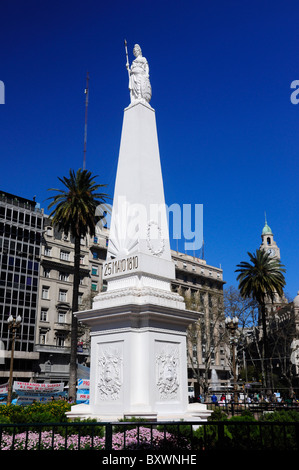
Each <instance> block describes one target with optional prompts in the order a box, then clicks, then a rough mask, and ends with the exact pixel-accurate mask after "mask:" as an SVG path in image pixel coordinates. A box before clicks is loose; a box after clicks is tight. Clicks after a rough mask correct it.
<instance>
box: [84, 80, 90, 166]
mask: <svg viewBox="0 0 299 470" xmlns="http://www.w3.org/2000/svg"><path fill="white" fill-rule="evenodd" d="M88 84H89V73H88V72H87V75H86V88H85V90H84V93H85V126H84V150H83V170H85V167H86V141H87V110H88Z"/></svg>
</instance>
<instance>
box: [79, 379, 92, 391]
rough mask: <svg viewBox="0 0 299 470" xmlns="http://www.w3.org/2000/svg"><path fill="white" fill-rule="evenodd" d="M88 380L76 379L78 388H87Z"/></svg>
mask: <svg viewBox="0 0 299 470" xmlns="http://www.w3.org/2000/svg"><path fill="white" fill-rule="evenodd" d="M89 384H90V380H85V379H79V380H78V389H81V388H85V389H89Z"/></svg>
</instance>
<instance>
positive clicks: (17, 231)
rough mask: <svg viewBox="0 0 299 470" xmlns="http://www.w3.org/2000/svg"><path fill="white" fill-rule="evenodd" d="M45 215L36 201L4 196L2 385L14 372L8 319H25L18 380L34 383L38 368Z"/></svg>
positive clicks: (0, 217) (0, 195) (0, 223)
mask: <svg viewBox="0 0 299 470" xmlns="http://www.w3.org/2000/svg"><path fill="white" fill-rule="evenodd" d="M42 232H43V212H42V210H41V209H40V208H39V207H38V204H36V202H35V201H34V200H30V199H25V198H23V197H19V196H16V195H14V194H10V193H6V192H4V191H1V192H0V341H1V351H0V353H1V357H0V383H6V382H7V381H8V378H9V370H10V349H11V347H10V339H11V338H10V332H9V328H8V323H7V320H8V317H9V316H10V315H12V316H13V317H14V318H16V317H17V316H20V317H21V324H20V327H19V328H18V331H17V338H16V342H15V354H14V377H16V378H18V380H27V381H28V380H30V379H32V378H33V376H34V373H35V372H34V371H35V370H36V368H37V367H38V359H39V355H38V353H37V352H36V351H35V348H34V346H35V334H36V316H37V309H38V294H39V275H40V256H41V241H42Z"/></svg>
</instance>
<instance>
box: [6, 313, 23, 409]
mask: <svg viewBox="0 0 299 470" xmlns="http://www.w3.org/2000/svg"><path fill="white" fill-rule="evenodd" d="M7 321H8V328H9V329H10V330H11V332H12V337H11V353H10V371H9V381H8V390H7V404H10V403H11V396H12V377H13V360H14V353H15V341H16V333H17V329H18V328H19V326H20V324H21V321H22V318H21V317H20V315H18V316H17V318H16V319H14V318H13V316H12V315H10V316H9V317H8V320H7Z"/></svg>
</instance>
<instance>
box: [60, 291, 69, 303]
mask: <svg viewBox="0 0 299 470" xmlns="http://www.w3.org/2000/svg"><path fill="white" fill-rule="evenodd" d="M59 301H60V302H66V301H67V290H63V289H59Z"/></svg>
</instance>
